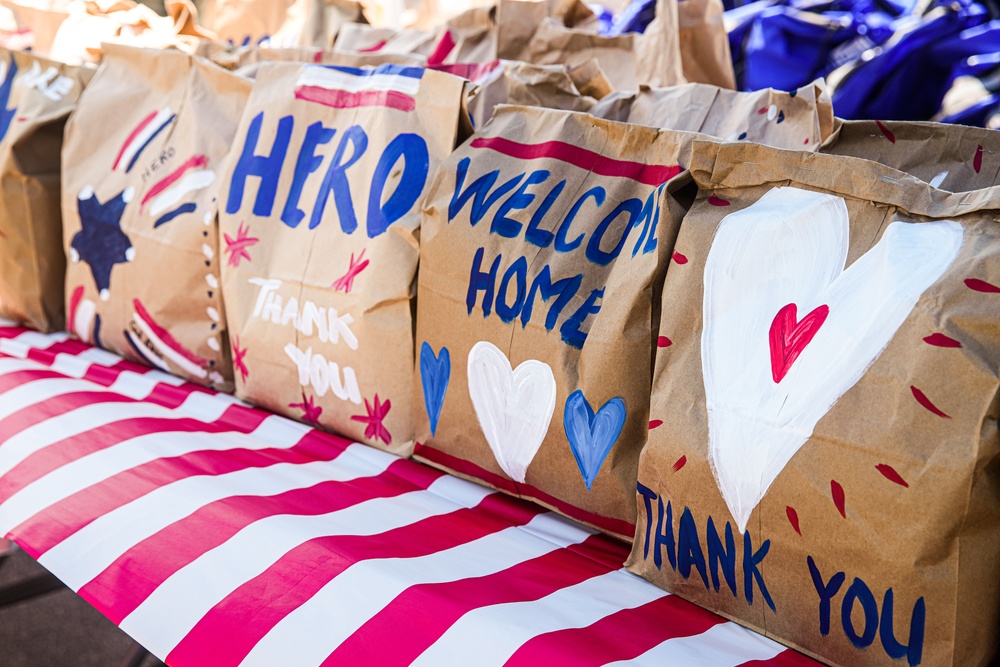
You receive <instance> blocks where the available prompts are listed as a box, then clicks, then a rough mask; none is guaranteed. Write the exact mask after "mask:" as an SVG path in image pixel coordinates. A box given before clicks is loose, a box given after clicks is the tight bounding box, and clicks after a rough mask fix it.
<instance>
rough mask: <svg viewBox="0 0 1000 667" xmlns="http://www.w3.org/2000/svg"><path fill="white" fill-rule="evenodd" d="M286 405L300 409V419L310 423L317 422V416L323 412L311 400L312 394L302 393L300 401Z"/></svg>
mask: <svg viewBox="0 0 1000 667" xmlns="http://www.w3.org/2000/svg"><path fill="white" fill-rule="evenodd" d="M288 407H290V408H295V409H296V410H302V421H304V422H309V423H310V424H319V416H320V415H321V414H323V408H321V407H319V406H318V405H316V404H315V403H314V402H313V397H312V396H310V397H308V398H306V395H305V394H302V402H301V403H289V404H288ZM352 419H353V417H352Z"/></svg>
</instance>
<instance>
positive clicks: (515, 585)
mask: <svg viewBox="0 0 1000 667" xmlns="http://www.w3.org/2000/svg"><path fill="white" fill-rule="evenodd" d="M607 542H609V539H608V538H606V537H603V536H598V535H594V536H592V537H589V538H587V539H586V540H585V541H584V542H582V543H580V544H574V545H571V546H569V547H566V548H561V549H556V550H554V551H551V552H549V553H548V554H545V555H543V556H539V557H537V558H533V559H531V560H527V561H524V562H522V563H518V564H516V565H514V566H512V567H510V568H507V569H506V570H502V571H500V572H496V573H494V574H490V575H486V576H483V577H475V578H470V579H462V580H459V581H450V582H447V583H441V584H420V585H417V586H412V587H410V588H409V589H407V590H406V591H405V592H404V593H403V594H401V595H399V596H398V597H397V598H396V599H395V600H393V601H392V603H391V604H390V605H389V606H387V607H386V608H384V609H383V610H382V611H381V612H379V613H378V614H377V615H376V616H375V617H373V618H372V619H371V620H369V621H368V622H367V623H365V625H364V626H362V627H361V628H359V629H358V631H357V632H355V633H354V634H353V635H351V636H350V637H349V638H348V639H347V640H346V641H345V642H344V643H343V644H341V645H340V646H339V647H338V648H337V650H336V651H334V652H333V653H332V654H331V655H330V657H329V658H327V660H326V661H325V662H324V663H323V667H332V666H333V665H359V664H363V663H364V662H365V656H371V655H378V656H379V663H380V664H382V665H387V666H388V665H409V664H410V663H411V662H413V661H414V660H415V659H416V658H417V657H418V656H419V655H420V654H421V653H423V652H424V651H426V650H427V649H428V648H429V647H430V646H431V645H432V644H433V643H434V642H436V641H437V640H438V639H440V638H441V636H442V635H444V633H445V632H447V631H448V629H449V628H450V627H451V626H452V625H454V624H455V623H456V622H457V621H458V620H459V619H460V618H462V616H464V615H465V614H467V613H469V612H471V611H474V610H476V609H479V608H482V607H488V606H490V605H496V604H506V603H511V602H523V601H531V600H539V599H541V598H543V597H545V596H547V595H551V594H552V593H555V592H556V591H558V590H561V589H563V588H566V587H569V586H575V585H576V584H579V583H581V582H583V581H586V580H588V579H592V578H593V577H597V576H601V575H603V574H607V573H609V572H612V571H614V570H617V569H618V568H619V567H620V566H621V560H620V559H619V558H617V557H615V556H612V557H611V558H607V557H604V558H601V557H600V556H599V557H598V558H596V559H595V558H593V557H591V556H589V555H588V556H585V555H581V553H587V552H588V551H593V552H594V554H598V555H607V554H608V553H609V550H608V549H606V548H601V547H603V546H604V543H607ZM595 547H596V548H595ZM414 609H419V610H420V614H416V615H415V614H414V613H413V610H414ZM385 637H392V641H391V642H385V640H384V638H385ZM376 644H377V645H378V650H377V651H375V652H373V649H374V647H375V646H376ZM571 655H572V654H571V653H568V654H564V655H563V658H562V660H561V663H562V664H565V663H566V662H567V661H568V659H569V658H570V656H571ZM559 663H560V661H556V662H555V663H551V664H559ZM538 664H541V663H538Z"/></svg>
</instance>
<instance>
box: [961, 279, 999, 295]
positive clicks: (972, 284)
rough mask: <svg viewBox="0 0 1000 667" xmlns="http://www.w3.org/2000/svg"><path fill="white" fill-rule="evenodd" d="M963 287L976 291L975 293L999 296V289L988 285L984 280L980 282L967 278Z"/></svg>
mask: <svg viewBox="0 0 1000 667" xmlns="http://www.w3.org/2000/svg"><path fill="white" fill-rule="evenodd" d="M965 286H966V287H968V288H969V289H971V290H976V291H977V292H985V293H986V294H1000V287H997V286H996V285H994V284H993V283H988V282H986V281H985V280H980V279H979V278H967V279H966V280H965Z"/></svg>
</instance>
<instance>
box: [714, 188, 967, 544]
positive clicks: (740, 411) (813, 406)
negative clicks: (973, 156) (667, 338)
mask: <svg viewBox="0 0 1000 667" xmlns="http://www.w3.org/2000/svg"><path fill="white" fill-rule="evenodd" d="M849 228H850V220H849V216H848V212H847V206H846V204H845V203H844V201H843V200H842V199H841V198H839V197H835V196H832V195H823V194H818V193H815V192H808V191H805V190H800V189H797V188H790V187H786V188H775V189H773V190H771V191H770V192H768V193H767V194H766V195H764V196H763V197H762V198H761V199H760V200H759V201H758V202H756V203H755V204H753V205H752V206H749V207H748V208H746V209H743V210H741V211H737V212H735V213H732V214H730V215H728V216H726V218H725V219H724V220H723V221H722V223H721V224H720V225H719V228H718V230H717V231H716V234H715V239H714V240H713V242H712V248H711V250H710V251H709V254H708V259H707V261H706V264H705V297H704V298H705V300H704V304H703V316H704V319H703V321H704V329H703V331H702V339H701V351H702V371H703V375H704V382H705V396H706V400H707V408H708V429H709V459H710V461H711V464H712V471H713V473H714V475H715V479H716V482H717V483H718V485H719V490H720V491H721V492H722V496H723V498H724V499H725V501H726V504H727V505H728V506H729V510H730V511H731V512H732V514H733V518H734V519H736V522H737V525H738V526H739V528H740V531H743V530H744V529H745V528H746V525H747V521H748V520H749V518H750V514H751V513H752V512H753V510H754V508H755V507H756V506H757V504H758V503H759V502H760V500H761V498H763V497H764V494H765V493H766V492H767V489H768V488H769V487H770V486H771V483H772V482H773V481H774V480H775V478H777V476H778V474H779V473H780V472H781V471H782V469H783V468H784V467H785V465H786V464H787V463H788V461H789V460H790V459H791V458H792V456H793V455H794V454H795V452H797V451H798V450H799V448H801V447H802V445H804V444H805V443H806V441H807V440H808V439H809V437H810V436H811V435H812V432H813V429H814V428H815V426H816V423H817V422H818V421H819V420H820V418H822V417H823V415H825V414H826V413H827V411H829V409H830V408H831V407H832V406H833V404H834V403H835V402H836V401H837V399H838V398H840V396H842V395H843V394H844V392H846V391H847V390H848V389H850V388H851V387H852V386H853V385H854V384H855V383H856V382H857V381H858V380H859V379H860V378H861V376H862V375H863V374H864V373H865V371H866V370H867V369H868V367H869V366H870V365H871V364H872V362H873V361H874V360H875V359H876V358H877V357H878V355H879V354H880V353H881V352H882V350H884V349H885V347H886V345H888V343H889V341H890V340H891V339H892V337H893V335H894V334H895V332H896V330H897V329H898V328H899V327H900V325H902V323H903V321H904V320H905V319H906V318H907V316H908V315H909V314H910V311H911V310H912V309H913V306H914V305H915V304H916V302H917V300H918V299H919V298H920V295H921V294H922V293H923V292H924V290H926V289H927V288H928V287H930V285H932V284H933V283H934V282H935V281H937V280H938V278H940V277H941V275H942V274H943V273H944V272H945V270H946V269H947V268H948V267H949V266H950V265H951V263H952V261H954V259H955V257H956V256H957V255H958V251H959V249H960V248H961V245H962V238H963V236H962V227H961V226H960V225H959V224H958V223H955V222H927V223H917V224H908V223H902V222H894V223H892V224H890V225H889V226H888V227H887V228H886V230H885V233H884V234H883V236H882V239H881V240H880V241H879V242H878V243H877V244H876V245H875V246H874V247H873V248H872V249H870V250H869V251H868V252H867V253H866V254H865V255H864V256H863V257H861V258H860V259H858V260H857V261H856V262H855V263H854V264H852V265H851V267H850V268H848V269H847V270H844V265H845V263H846V260H847V251H848V235H849ZM788 304H795V305H796V307H797V318H796V319H797V321H799V322H801V320H802V319H803V318H804V317H805V316H806V315H807V314H808V313H810V312H812V311H813V310H814V309H815V308H817V307H818V306H822V305H826V306H828V307H829V315H828V316H827V317H826V320H825V321H824V322H823V324H822V325H821V326H820V327H819V328H818V330H817V331H816V333H815V336H814V337H813V338H812V340H811V341H810V342H809V343H808V344H807V345H806V346H805V347H804V349H803V350H802V352H801V354H800V356H799V357H798V358H797V359H796V360H795V361H794V363H792V365H791V367H790V368H789V370H788V372H787V375H785V376H784V377H783V378H782V379H781V380H780V382H775V381H774V378H773V376H772V372H771V354H770V346H769V330H770V327H771V324H772V322H773V321H774V318H775V315H776V314H777V313H778V311H779V310H780V309H781V308H783V307H784V306H786V305H788Z"/></svg>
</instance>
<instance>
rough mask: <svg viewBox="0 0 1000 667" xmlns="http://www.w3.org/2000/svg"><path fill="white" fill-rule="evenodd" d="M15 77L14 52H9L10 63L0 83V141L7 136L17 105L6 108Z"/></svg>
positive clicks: (15, 63)
mask: <svg viewBox="0 0 1000 667" xmlns="http://www.w3.org/2000/svg"><path fill="white" fill-rule="evenodd" d="M16 77H17V62H15V61H14V54H13V53H12V54H10V63H9V64H8V65H7V76H6V77H5V78H4V80H3V83H2V84H0V141H3V138H4V137H6V136H7V130H9V129H10V122H11V121H12V120H14V114H15V113H17V107H16V106H14V107H10V108H9V109H8V108H7V103H8V102H10V91H11V89H12V88H13V87H14V79H15V78H16Z"/></svg>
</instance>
